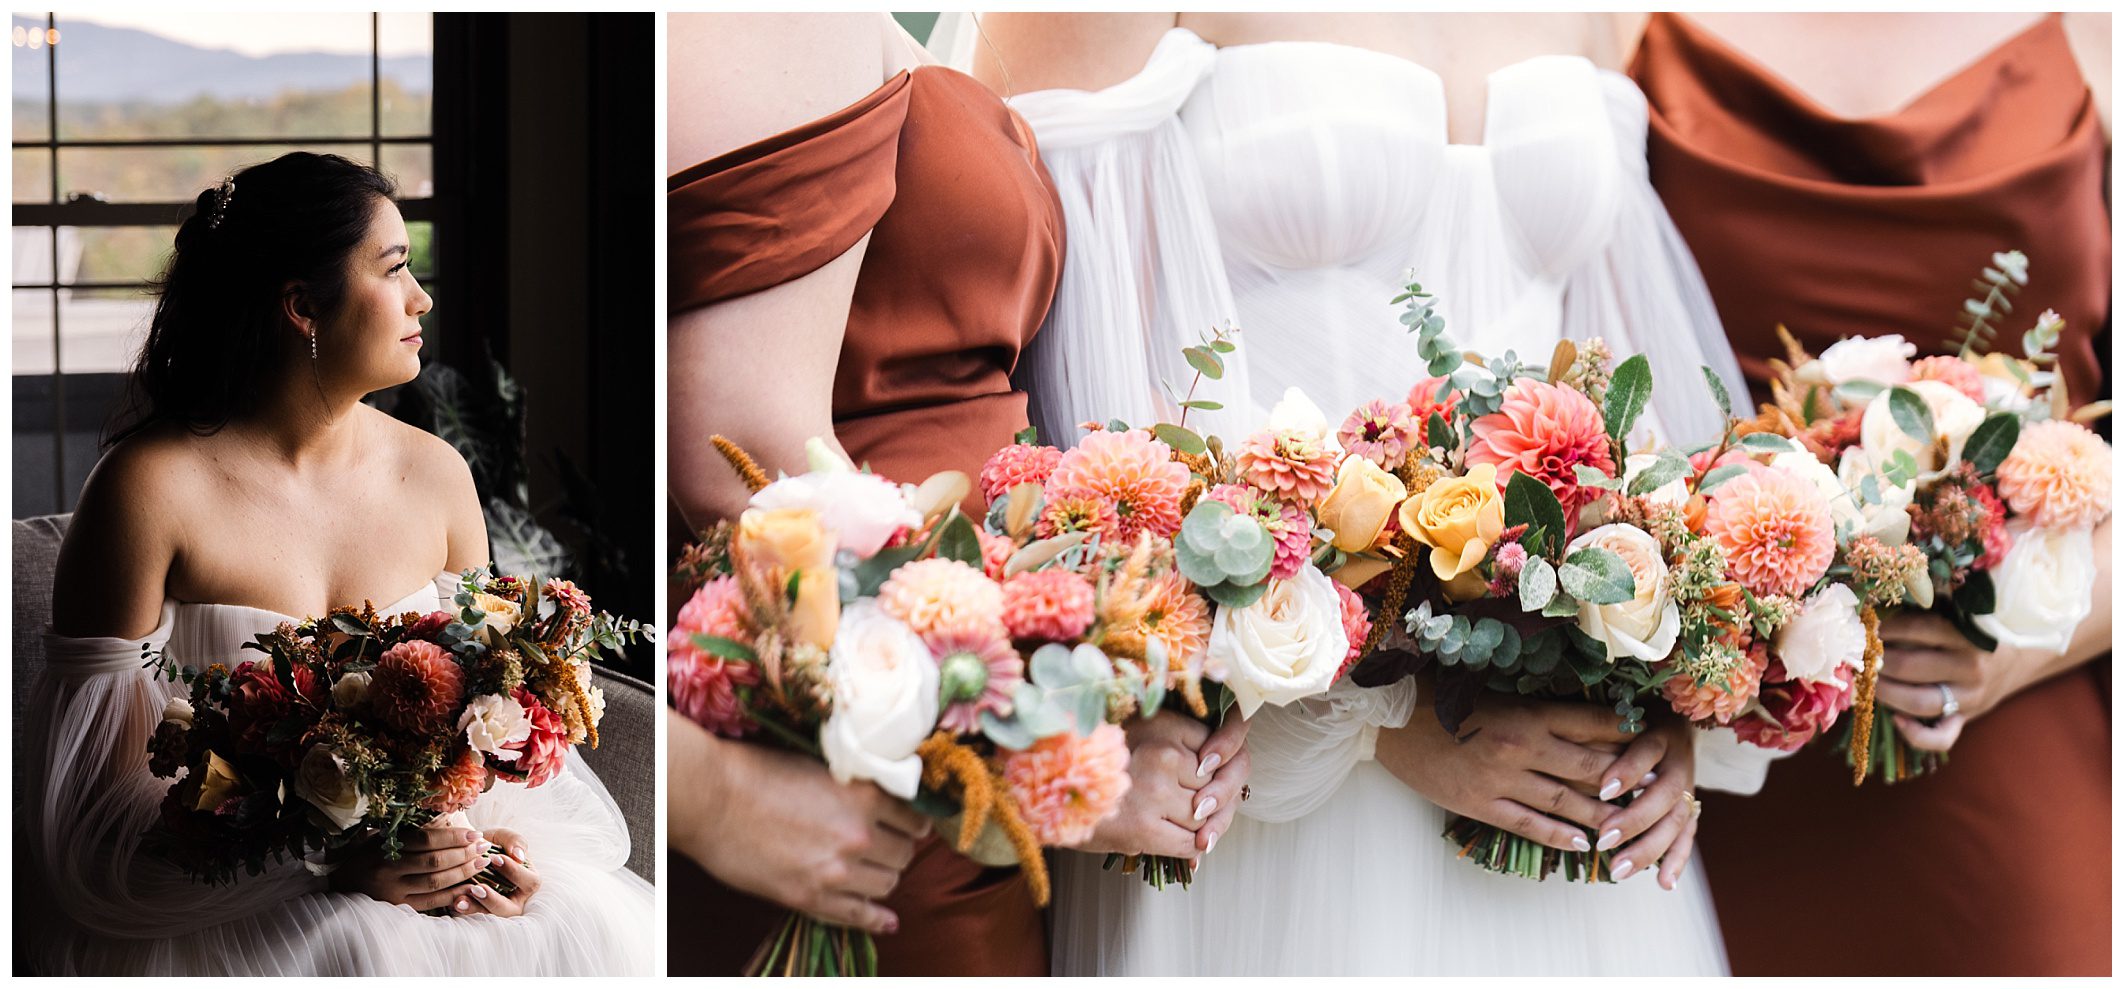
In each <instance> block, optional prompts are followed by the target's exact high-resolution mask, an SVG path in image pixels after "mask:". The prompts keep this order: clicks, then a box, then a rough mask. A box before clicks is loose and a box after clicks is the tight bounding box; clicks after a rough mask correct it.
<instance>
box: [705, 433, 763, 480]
mask: <svg viewBox="0 0 2124 989" xmlns="http://www.w3.org/2000/svg"><path fill="white" fill-rule="evenodd" d="M708 442H710V443H712V444H714V445H715V452H717V453H720V454H722V455H723V459H724V460H727V461H729V462H730V469H731V470H734V471H737V475H738V478H739V479H740V480H743V481H744V482H745V488H746V490H749V491H758V490H759V489H761V488H764V487H766V486H767V472H766V471H764V470H761V469H760V465H759V462H758V461H756V460H753V459H752V455H751V454H749V453H746V452H745V448H744V447H741V446H739V445H737V444H736V443H733V442H731V441H730V438H729V437H727V436H724V435H723V434H721V433H717V434H716V435H714V436H710V437H708Z"/></svg>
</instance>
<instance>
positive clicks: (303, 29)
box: [58, 11, 434, 58]
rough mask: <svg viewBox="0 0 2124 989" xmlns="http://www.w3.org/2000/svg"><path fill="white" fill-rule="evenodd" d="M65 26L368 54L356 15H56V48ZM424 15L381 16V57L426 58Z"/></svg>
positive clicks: (244, 46) (257, 51)
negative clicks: (82, 24)
mask: <svg viewBox="0 0 2124 989" xmlns="http://www.w3.org/2000/svg"><path fill="white" fill-rule="evenodd" d="M69 21H87V22H90V23H94V24H102V25H105V26H108V27H129V28H137V29H140V30H143V31H150V32H153V33H155V34H159V35H161V36H163V37H165V38H169V39H171V40H173V41H182V42H184V43H186V44H189V45H194V46H197V47H200V48H225V49H230V50H233V51H237V52H241V53H243V54H245V55H273V54H278V53H281V52H336V53H346V54H359V55H366V54H368V52H369V15H368V14H365V13H361V14H261V13H245V14H209V13H196V12H190V11H184V12H179V11H137V12H130V13H124V12H111V11H105V12H100V13H96V14H91V15H68V14H60V15H59V21H58V23H59V43H60V44H62V45H64V44H65V43H66V25H67V22H69ZM432 33H433V29H432V28H431V26H430V19H429V15H427V14H384V15H383V21H382V28H381V32H380V34H381V37H380V38H379V41H380V42H381V54H382V55H383V57H385V58H390V57H393V56H396V55H426V54H428V53H429V52H430V51H431V50H432V49H433V47H434V43H433V39H432Z"/></svg>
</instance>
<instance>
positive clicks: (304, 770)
mask: <svg viewBox="0 0 2124 989" xmlns="http://www.w3.org/2000/svg"><path fill="white" fill-rule="evenodd" d="M295 795H296V796H298V797H301V798H302V799H303V800H305V801H307V802H308V803H309V805H310V806H312V807H315V808H317V811H318V813H320V814H323V815H324V816H325V819H326V820H328V821H330V822H332V830H334V831H345V830H346V829H348V828H350V827H353V826H354V825H355V824H357V823H360V821H361V819H362V817H363V816H364V815H366V814H367V813H368V812H369V797H368V794H365V793H362V792H361V791H360V790H359V789H357V788H356V787H355V786H354V776H353V774H351V773H349V772H347V760H346V759H345V758H344V757H342V756H341V755H340V754H339V753H338V752H337V751H336V750H334V749H332V748H330V747H328V746H324V745H312V746H310V751H308V752H305V753H303V755H302V764H301V765H299V766H297V767H295Z"/></svg>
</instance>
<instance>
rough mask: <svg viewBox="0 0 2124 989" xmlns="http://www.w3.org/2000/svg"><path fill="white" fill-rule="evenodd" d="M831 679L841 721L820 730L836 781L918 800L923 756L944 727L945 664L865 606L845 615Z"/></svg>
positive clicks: (834, 717)
mask: <svg viewBox="0 0 2124 989" xmlns="http://www.w3.org/2000/svg"><path fill="white" fill-rule="evenodd" d="M826 678H827V680H828V681H829V682H830V683H831V684H832V686H833V714H831V715H829V716H828V717H827V718H826V724H825V726H824V727H822V728H821V729H820V730H819V747H820V748H821V749H822V750H824V752H825V754H826V768H827V769H828V770H829V771H831V772H832V773H833V778H834V779H836V780H839V781H841V782H843V783H846V782H849V781H850V780H873V781H876V783H877V784H878V786H879V787H880V788H881V789H883V790H884V791H885V792H887V793H890V794H892V795H893V796H895V797H899V798H900V799H902V800H910V799H913V798H914V795H915V788H916V786H917V784H919V783H920V782H921V779H922V760H921V758H920V757H919V756H916V755H915V748H916V747H917V746H920V745H921V744H922V740H923V739H925V738H928V737H929V733H930V732H931V731H933V730H934V729H935V728H936V726H937V660H936V657H935V656H934V655H932V654H931V653H930V651H929V647H928V646H926V645H923V644H922V637H921V636H919V635H916V634H915V633H914V630H913V629H911V628H908V627H907V626H906V625H905V624H903V623H901V621H900V620H899V619H897V618H894V617H892V616H891V615H889V614H886V613H885V610H884V609H883V608H880V607H878V605H877V602H876V601H874V600H871V599H868V598H865V599H863V600H860V601H857V602H856V603H854V604H851V605H849V606H848V609H847V610H846V611H843V612H842V613H841V629H840V634H839V635H838V636H837V637H836V638H835V639H834V642H833V650H832V651H831V652H830V653H828V656H827V662H826Z"/></svg>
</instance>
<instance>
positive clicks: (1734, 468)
mask: <svg viewBox="0 0 2124 989" xmlns="http://www.w3.org/2000/svg"><path fill="white" fill-rule="evenodd" d="M1747 472H1748V468H1747V466H1746V465H1744V464H1727V465H1726V466H1724V467H1713V468H1711V469H1710V470H1708V471H1705V472H1704V479H1703V480H1701V481H1698V482H1697V484H1696V490H1697V493H1698V494H1708V493H1710V491H1711V489H1712V488H1715V487H1718V486H1719V485H1721V484H1724V483H1726V482H1727V481H1730V480H1733V479H1734V478H1736V477H1739V476H1741V475H1742V474H1746V473H1747Z"/></svg>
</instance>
